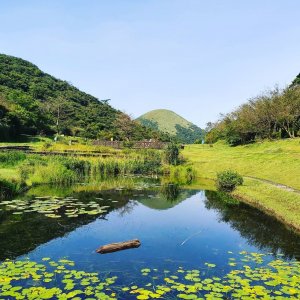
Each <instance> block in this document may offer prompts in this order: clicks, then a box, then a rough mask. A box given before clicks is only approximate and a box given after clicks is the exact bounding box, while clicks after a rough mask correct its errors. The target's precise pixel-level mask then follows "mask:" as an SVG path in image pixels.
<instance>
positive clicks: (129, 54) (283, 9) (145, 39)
mask: <svg viewBox="0 0 300 300" xmlns="http://www.w3.org/2000/svg"><path fill="white" fill-rule="evenodd" d="M299 14H300V1H298V0H280V1H279V0H272V1H271V0H263V1H262V0H251V1H250V0H248V1H246V0H245V1H242V0H226V1H224V0H206V1H202V0H144V1H143V0H106V1H102V0H51V1H41V0H36V1H33V0H26V1H23V0H19V1H16V0H0V52H1V53H5V54H10V55H14V56H18V57H22V58H24V59H27V60H29V61H31V62H33V63H35V64H36V65H38V66H39V67H40V69H42V70H43V71H46V72H48V73H50V74H52V75H54V76H56V77H58V78H61V79H64V80H67V81H69V82H71V83H72V84H74V85H75V86H77V87H79V88H80V89H82V90H84V91H86V92H88V93H91V94H92V95H94V96H96V97H98V98H99V99H106V98H111V99H112V100H111V104H112V105H113V106H115V107H117V108H119V109H121V110H123V111H126V112H127V113H129V114H131V115H132V116H133V117H138V116H139V115H140V114H142V113H144V112H147V111H149V110H152V109H156V108H166V109H171V110H174V111H175V112H177V113H178V114H180V115H182V116H183V117H185V118H187V119H188V120H191V121H192V122H194V123H195V124H197V125H199V126H202V127H204V126H205V124H206V123H207V122H208V121H215V120H217V118H218V116H219V113H221V112H222V113H226V112H230V111H231V110H232V109H234V108H235V107H237V106H238V105H240V104H241V103H243V102H245V101H246V100H247V99H248V98H250V97H253V96H255V95H257V94H258V93H260V92H261V91H263V90H264V89H266V88H270V87H273V86H274V85H275V84H279V86H282V87H283V86H285V85H286V84H288V83H290V81H291V80H292V79H293V78H294V77H295V76H296V75H297V74H298V73H299V72H300V22H299ZM0 71H1V70H0Z"/></svg>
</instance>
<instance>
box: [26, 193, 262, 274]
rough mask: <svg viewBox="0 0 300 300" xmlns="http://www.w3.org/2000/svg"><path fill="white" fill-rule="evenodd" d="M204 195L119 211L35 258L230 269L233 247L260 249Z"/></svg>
mask: <svg viewBox="0 0 300 300" xmlns="http://www.w3.org/2000/svg"><path fill="white" fill-rule="evenodd" d="M204 199H205V195H204V192H199V193H198V194H196V195H194V196H192V197H190V198H189V199H187V200H186V201H183V202H181V203H179V204H178V205H176V206H175V207H173V208H170V209H168V210H153V209H151V208H148V207H146V206H144V205H142V204H138V205H136V206H134V209H133V210H132V211H130V213H128V214H124V215H123V216H122V215H121V214H120V212H118V211H114V212H111V213H110V214H109V215H107V216H106V218H107V221H106V220H99V219H98V220H96V221H94V222H92V223H90V224H88V225H85V226H82V227H80V228H78V229H76V230H75V231H73V232H71V233H69V234H67V235H66V236H65V237H64V238H57V239H55V240H52V241H50V242H48V243H46V244H44V245H42V246H40V247H38V248H37V249H36V250H34V251H33V252H32V253H30V255H29V256H30V257H31V258H33V259H40V258H42V257H48V256H49V257H51V258H53V259H58V258H61V257H64V256H67V257H68V258H70V259H71V260H74V261H76V265H78V266H79V267H80V268H82V269H88V270H94V271H102V270H123V271H124V272H125V271H128V272H129V271H130V272H132V271H133V270H135V269H137V270H139V269H140V268H142V267H153V268H155V267H158V268H162V267H163V268H167V269H170V268H172V266H174V267H177V266H179V265H182V266H184V267H186V268H197V267H201V266H203V264H204V263H205V262H213V263H216V264H217V265H220V266H221V265H222V267H225V268H226V265H227V259H228V254H227V251H229V250H230V251H233V252H238V251H240V250H248V251H256V250H257V249H255V248H254V247H251V246H249V245H248V244H247V241H246V240H245V239H244V238H241V237H240V235H239V232H237V231H235V230H233V229H232V228H231V227H230V226H229V224H228V223H223V222H219V221H218V214H217V212H216V211H215V210H213V209H211V210H207V209H206V208H205V206H204ZM153 201H155V199H153ZM133 238H138V239H140V240H141V243H142V245H141V247H140V248H138V249H132V250H127V251H121V252H117V253H112V254H107V255H99V254H96V253H95V250H96V249H97V248H98V247H99V246H101V245H104V244H107V243H111V242H118V241H124V240H129V239H133ZM224 259H226V261H224Z"/></svg>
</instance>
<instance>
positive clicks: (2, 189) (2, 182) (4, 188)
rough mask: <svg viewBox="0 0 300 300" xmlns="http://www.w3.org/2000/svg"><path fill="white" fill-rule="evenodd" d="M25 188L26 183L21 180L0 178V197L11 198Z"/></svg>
mask: <svg viewBox="0 0 300 300" xmlns="http://www.w3.org/2000/svg"><path fill="white" fill-rule="evenodd" d="M25 188H26V185H25V184H24V183H22V182H18V181H15V180H13V181H8V180H6V179H1V178H0V199H6V198H11V197H13V196H15V195H17V194H19V193H20V192H22V191H23V190H25Z"/></svg>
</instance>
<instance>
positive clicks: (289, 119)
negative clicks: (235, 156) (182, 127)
mask: <svg viewBox="0 0 300 300" xmlns="http://www.w3.org/2000/svg"><path fill="white" fill-rule="evenodd" d="M297 80H299V78H298V77H297V78H296V80H295V81H294V83H293V84H292V86H291V87H289V88H286V89H283V90H279V89H278V88H275V89H273V90H269V91H267V92H265V93H263V94H261V95H259V96H257V97H255V98H253V99H250V100H249V101H248V102H247V103H246V104H243V105H241V106H240V107H239V108H238V109H236V110H235V111H233V112H232V113H229V114H227V115H223V116H222V118H221V119H220V120H219V121H218V122H216V123H215V124H210V126H209V130H208V133H207V135H206V142H207V143H214V142H216V141H217V140H220V139H223V140H225V141H226V142H227V143H228V144H229V145H231V146H237V145H242V144H248V143H252V142H254V141H256V140H259V139H266V138H268V139H279V138H287V137H288V138H295V137H297V136H299V135H300V86H299V84H298V83H297V82H298V81H297Z"/></svg>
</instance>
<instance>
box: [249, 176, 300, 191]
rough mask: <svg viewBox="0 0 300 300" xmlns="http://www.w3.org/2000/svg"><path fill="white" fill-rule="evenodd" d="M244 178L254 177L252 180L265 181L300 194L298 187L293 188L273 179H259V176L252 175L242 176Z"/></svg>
mask: <svg viewBox="0 0 300 300" xmlns="http://www.w3.org/2000/svg"><path fill="white" fill-rule="evenodd" d="M244 177H245V178H251V179H254V180H257V181H261V182H265V183H268V184H271V185H273V186H275V187H277V188H279V189H281V190H286V191H288V192H293V193H297V194H300V190H298V189H294V188H292V187H290V186H288V185H284V184H281V183H276V182H274V181H271V180H267V179H261V178H257V177H253V176H244Z"/></svg>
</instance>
